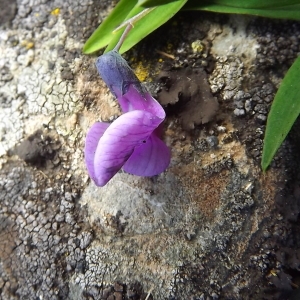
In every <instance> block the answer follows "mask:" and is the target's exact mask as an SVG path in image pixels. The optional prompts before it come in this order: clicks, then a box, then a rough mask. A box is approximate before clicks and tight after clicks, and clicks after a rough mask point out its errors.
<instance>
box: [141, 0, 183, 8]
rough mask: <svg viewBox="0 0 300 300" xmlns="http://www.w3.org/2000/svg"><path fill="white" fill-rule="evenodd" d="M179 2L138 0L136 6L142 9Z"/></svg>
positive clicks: (173, 0)
mask: <svg viewBox="0 0 300 300" xmlns="http://www.w3.org/2000/svg"><path fill="white" fill-rule="evenodd" d="M175 1H180V0H139V2H138V5H139V6H143V7H153V6H159V5H162V4H166V3H170V2H175Z"/></svg>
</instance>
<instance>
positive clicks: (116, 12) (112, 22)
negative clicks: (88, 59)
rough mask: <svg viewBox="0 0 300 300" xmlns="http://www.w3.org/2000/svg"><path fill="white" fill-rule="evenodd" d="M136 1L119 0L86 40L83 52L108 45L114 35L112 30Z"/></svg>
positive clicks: (123, 18) (90, 51)
mask: <svg viewBox="0 0 300 300" xmlns="http://www.w3.org/2000/svg"><path fill="white" fill-rule="evenodd" d="M136 3H137V0H121V1H120V2H119V3H118V4H117V5H116V7H115V8H114V9H113V11H112V12H111V13H110V14H109V16H108V17H107V18H106V19H105V20H104V21H103V22H102V23H101V24H100V26H99V27H98V28H97V29H96V30H95V31H94V32H93V34H92V35H91V36H90V38H89V39H88V40H87V41H86V43H85V45H84V46H83V53H86V54H88V53H92V52H94V51H97V50H99V49H101V48H103V47H105V46H106V45H108V44H109V42H110V41H111V39H112V38H113V36H114V35H113V33H112V31H113V30H114V29H115V28H116V27H118V26H119V25H120V24H121V23H122V22H123V21H124V20H125V18H126V16H127V15H128V14H129V12H130V11H131V10H132V8H133V7H134V6H135V5H136Z"/></svg>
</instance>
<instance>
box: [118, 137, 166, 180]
mask: <svg viewBox="0 0 300 300" xmlns="http://www.w3.org/2000/svg"><path fill="white" fill-rule="evenodd" d="M170 159H171V152H170V149H169V148H168V147H167V145H166V144H165V143H164V142H163V141H162V140H161V139H160V138H158V137H157V136H156V135H155V134H152V135H151V136H150V137H149V138H148V140H147V141H146V142H145V143H143V144H141V145H140V146H139V147H136V148H135V149H134V151H133V153H132V155H131V156H130V157H129V159H128V160H127V162H126V163H125V164H124V166H123V170H124V171H126V172H127V173H130V174H133V175H138V176H154V175H158V174H160V173H162V172H163V171H164V170H165V169H166V168H167V167H168V166H169V164H170Z"/></svg>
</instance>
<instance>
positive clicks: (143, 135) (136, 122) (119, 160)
mask: <svg viewBox="0 0 300 300" xmlns="http://www.w3.org/2000/svg"><path fill="white" fill-rule="evenodd" d="M162 121H163V120H162V119H160V118H158V117H156V116H155V115H153V114H151V113H149V112H146V111H140V110H134V111H131V112H128V113H125V114H123V115H122V116H120V117H119V118H118V119H117V120H115V121H114V122H113V123H112V124H111V125H110V126H109V128H107V130H106V131H105V132H104V134H103V136H102V137H101V139H100V141H99V143H98V146H97V149H96V153H95V159H94V170H95V183H96V184H97V185H98V186H104V185H105V184H106V183H107V182H108V181H109V180H110V179H111V178H112V177H113V176H114V175H115V174H116V173H117V172H118V171H119V170H120V169H121V168H122V166H123V165H124V163H125V162H126V161H127V160H128V158H129V157H130V155H131V154H132V153H133V151H134V148H135V147H138V146H140V145H141V144H143V141H145V140H147V139H148V138H149V136H150V135H151V134H152V132H153V131H154V130H155V128H157V127H158V125H159V124H160V123H161V122H162Z"/></svg>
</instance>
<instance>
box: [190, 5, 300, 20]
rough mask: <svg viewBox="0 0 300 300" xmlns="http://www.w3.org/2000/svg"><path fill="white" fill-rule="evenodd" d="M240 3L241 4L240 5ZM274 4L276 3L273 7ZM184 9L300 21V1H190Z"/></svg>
mask: <svg viewBox="0 0 300 300" xmlns="http://www.w3.org/2000/svg"><path fill="white" fill-rule="evenodd" d="M239 2H241V4H240V5H239ZM270 2H271V4H270ZM272 2H274V4H273V5H272ZM285 3H286V4H285ZM184 9H185V10H205V11H212V12H219V13H230V14H247V15H255V16H261V17H268V18H276V19H290V20H300V0H290V1H288V0H286V1H282V0H277V1H275V0H274V1H273V0H265V1H262V0H260V1H257V0H252V1H251V0H247V1H237V0H214V1H208V0H206V1H199V0H190V1H189V2H188V3H187V5H186V6H185V7H184Z"/></svg>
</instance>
